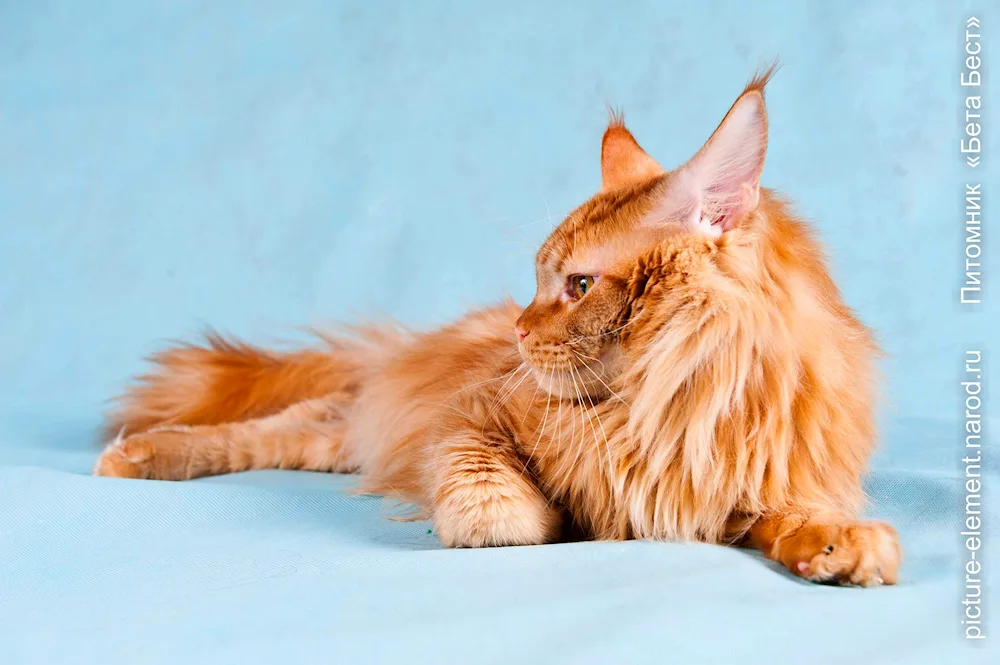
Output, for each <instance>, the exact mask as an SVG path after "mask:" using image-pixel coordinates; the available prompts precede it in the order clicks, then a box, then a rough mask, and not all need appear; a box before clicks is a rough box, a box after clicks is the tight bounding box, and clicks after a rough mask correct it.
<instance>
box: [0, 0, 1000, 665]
mask: <svg viewBox="0 0 1000 665" xmlns="http://www.w3.org/2000/svg"><path fill="white" fill-rule="evenodd" d="M679 4H680V3H666V2H654V1H650V2H644V3H623V6H621V7H619V8H612V7H611V6H610V5H608V6H598V5H597V4H590V3H584V2H577V3H562V6H559V5H556V4H553V3H544V2H543V3H538V2H528V1H521V0H517V1H515V0H506V1H505V2H497V3H490V4H487V3H458V2H454V3H446V2H419V3H418V2H391V3H390V2H373V1H369V2H364V3H361V2H356V3H352V2H327V1H324V0H314V1H309V0H285V1H283V2H277V1H275V2H228V3H227V2H212V3H205V2H194V1H185V0H147V1H145V2H132V1H129V0H104V1H102V2H73V1H72V0H33V1H32V2H20V3H14V2H2V3H0V229H2V233H0V271H2V272H0V349H2V352H0V663H4V664H5V665H6V664H11V665H14V664H16V665H20V664H25V665H27V664H32V663H45V664H49V663H187V664H189V665H198V664H201V663H212V664H215V663H276V662H282V663H294V662H335V663H345V664H346V663H350V664H352V665H353V664H356V663H385V662H399V663H463V664H464V663H507V662H524V663H553V662H567V663H664V662H670V663H701V662H713V663H716V662H717V663H724V662H734V661H737V660H738V661H739V662H742V663H753V662H766V663H800V662H802V663H844V662H848V663H906V664H910V663H927V664H934V665H938V664H940V663H980V662H994V663H995V662H998V660H997V656H998V650H997V649H996V647H995V646H994V645H996V644H997V639H1000V632H997V629H1000V623H998V622H997V621H996V612H997V604H996V603H995V601H993V600H992V598H995V597H996V596H997V595H998V592H994V591H993V587H992V586H991V585H990V582H989V580H990V579H991V578H990V576H989V574H987V586H986V594H987V599H988V603H989V604H988V606H987V607H988V611H987V615H988V616H989V617H991V619H990V620H991V621H992V623H990V624H988V628H992V629H993V630H988V633H990V637H989V638H988V639H987V640H986V641H985V642H984V643H981V644H979V645H978V648H973V647H972V646H970V644H969V643H967V642H965V641H964V640H962V639H961V631H962V627H961V625H960V624H959V621H960V619H961V612H962V606H961V605H960V604H959V601H960V593H961V592H962V583H963V569H962V559H960V555H961V550H960V548H961V540H960V537H959V532H960V531H961V530H962V528H963V527H962V519H963V518H962V511H963V507H964V498H963V492H964V490H963V486H962V481H961V480H960V475H961V474H962V473H963V469H962V466H961V465H960V461H959V460H960V459H961V458H962V457H963V452H962V448H961V446H962V437H963V432H962V429H961V425H960V423H959V422H958V419H959V418H961V417H962V415H963V409H964V407H963V404H962V393H961V390H960V386H959V385H958V382H959V381H960V380H961V379H960V376H961V371H962V362H963V360H962V358H963V353H964V351H965V350H967V349H977V348H978V349H982V350H984V351H985V352H986V353H987V364H986V371H987V373H986V374H985V375H984V378H983V380H984V382H987V381H988V382H989V383H988V384H987V385H988V386H989V385H992V386H996V385H998V384H997V373H996V371H995V369H994V368H995V367H997V366H998V365H997V363H996V362H995V360H994V359H992V355H991V353H995V352H996V351H997V350H998V349H997V347H996V343H995V331H996V329H997V323H998V322H1000V317H998V315H997V308H996V305H995V303H996V302H997V299H996V298H992V301H991V304H989V305H986V306H982V307H978V308H970V307H961V306H960V305H959V304H958V287H959V286H960V283H961V279H962V275H961V269H962V267H963V265H962V260H963V255H962V252H963V242H964V233H963V228H962V225H963V217H962V213H963V208H962V207H963V200H962V194H963V184H964V183H966V182H975V181H981V182H983V183H987V186H988V188H989V187H992V185H993V183H995V182H996V177H995V176H996V169H995V168H994V167H993V166H992V162H993V161H995V157H996V155H998V154H1000V152H998V150H997V147H998V146H997V139H996V137H997V136H998V134H1000V132H998V128H997V127H995V126H993V127H991V128H989V129H987V131H986V133H985V135H984V136H985V148H984V152H985V153H986V156H985V160H984V166H983V169H992V171H986V170H980V171H979V172H971V171H969V170H968V169H966V168H965V167H964V166H963V163H962V160H961V157H960V154H959V152H958V140H959V137H960V132H961V131H962V116H961V113H962V107H961V99H962V95H963V91H962V90H961V89H960V87H959V85H958V76H959V71H960V66H961V57H960V56H961V53H960V49H961V48H962V46H963V42H962V39H963V31H964V27H963V26H964V21H965V18H966V17H967V16H969V15H971V12H972V4H971V3H967V2H956V1H951V0H940V1H939V2H912V1H911V2H881V3H868V2H856V3H847V2H843V3H839V2H838V3H831V2H822V1H815V2H792V1H789V2H775V3H735V2H691V3H685V6H683V7H681V6H678V5H679ZM980 4H982V5H985V4H988V3H980ZM990 9H991V10H992V9H993V8H992V7H991V8H990ZM976 13H977V15H978V16H980V18H981V19H982V21H983V25H984V34H985V35H986V41H987V53H989V52H990V50H991V49H994V50H995V47H996V43H997V42H996V36H997V35H1000V32H998V31H997V30H996V28H995V26H997V25H1000V23H998V22H997V19H998V18H1000V15H998V14H997V13H996V12H995V11H990V12H984V11H982V9H981V8H980V9H977V10H976ZM990 39H992V40H993V42H992V45H991V44H990V42H989V40H990ZM776 55H780V56H781V57H782V59H783V61H784V63H785V65H784V67H783V68H782V70H781V71H780V73H779V74H778V76H777V77H776V78H775V80H774V82H773V84H772V86H771V88H770V89H769V91H768V103H769V110H770V123H771V140H770V152H769V155H768V160H767V165H766V168H765V173H764V184H765V185H768V186H773V187H776V188H778V189H781V190H782V191H784V192H786V193H788V195H789V196H791V197H792V198H793V199H794V200H795V201H796V203H797V206H798V208H799V209H800V210H801V211H802V212H803V213H804V214H806V215H807V216H808V217H809V218H811V219H813V220H814V221H815V224H816V228H817V230H818V233H819V235H820V236H821V237H822V238H823V240H824V241H825V243H826V245H827V247H828V249H829V253H830V256H831V260H832V269H833V272H834V274H835V276H836V278H837V279H838V282H839V284H840V285H841V286H842V288H843V291H844V293H845V297H846V299H847V301H848V302H849V303H850V304H851V305H852V306H854V307H855V308H856V309H857V310H858V311H859V313H860V314H861V316H862V318H863V319H864V320H865V321H866V322H867V323H869V324H870V325H872V326H873V327H875V328H876V329H877V331H878V333H879V337H880V339H881V341H882V343H883V345H884V347H885V348H886V350H887V351H888V357H887V359H886V360H885V362H884V364H883V369H884V372H885V375H886V390H885V393H886V397H887V406H886V408H885V409H884V413H885V418H884V421H885V424H884V427H883V436H882V451H881V453H880V455H879V457H878V460H877V461H876V464H875V469H876V470H875V473H873V475H872V477H871V479H870V482H869V491H870V493H871V494H872V497H873V508H872V512H873V514H875V515H878V516H880V517H883V518H885V519H888V520H890V521H891V522H893V523H894V524H895V525H896V526H897V527H898V528H899V530H900V532H901V535H902V539H903V543H904V547H905V549H906V560H905V563H904V567H903V571H902V580H901V583H900V585H899V586H896V587H893V588H884V589H878V590H864V591H862V590H856V589H838V588H828V587H819V586H813V585H809V584H805V583H802V582H799V581H797V580H795V579H793V578H791V577H790V576H788V575H786V574H784V573H783V572H781V571H779V570H778V569H777V568H776V567H775V566H774V565H772V564H770V563H768V562H765V561H763V560H761V559H760V557H759V556H757V555H755V554H753V553H750V552H746V551H740V550H735V549H725V548H719V547H710V546H701V545H684V544H664V543H637V542H632V543H574V544H564V545H553V546H546V547H532V548H516V549H496V550H478V551H472V550H468V551H447V550H442V549H441V548H440V546H439V544H438V541H437V540H436V539H435V537H434V535H433V534H432V533H430V532H429V528H430V527H429V526H428V525H427V524H426V523H420V522H418V523H412V522H411V523H397V522H392V521H388V520H385V519H383V517H382V516H383V515H386V514H391V513H392V511H391V506H387V505H385V504H384V503H383V502H382V501H381V500H378V499H374V498H370V497H357V496H354V495H351V494H349V493H347V492H346V491H345V490H346V489H348V488H349V487H350V486H351V482H352V481H351V480H350V479H349V478H342V477H337V476H327V475H318V474H305V473H289V472H258V473H248V474H239V475H234V476H230V477H222V478H215V479H206V480H202V481H195V482H190V483H182V484H173V483H156V482H129V481H120V480H113V479H94V478H91V477H89V476H88V475H87V472H88V470H89V468H90V466H91V465H92V463H93V461H94V458H95V456H96V448H95V447H94V436H95V434H94V432H95V428H96V426H97V424H98V422H99V421H98V414H99V412H100V410H101V409H102V408H103V406H104V402H105V400H106V399H107V398H109V397H110V396H111V395H113V394H114V393H115V392H116V391H118V390H120V388H121V387H122V385H123V384H124V381H125V380H126V378H127V377H128V376H130V375H131V374H133V373H135V372H136V371H138V370H139V369H140V368H141V364H140V362H139V359H140V358H141V357H142V356H143V355H144V354H145V353H147V352H149V351H151V350H153V349H155V348H158V347H159V346H161V345H162V344H163V343H164V340H165V339H168V338H177V337H182V338H184V337H190V336H191V335H192V334H193V333H195V332H196V331H197V330H198V329H199V328H200V327H201V326H203V325H209V324H210V325H213V326H217V327H219V328H220V329H223V330H226V331H231V332H234V333H237V334H240V335H243V336H245V337H247V338H249V339H252V340H254V341H258V342H272V341H274V340H275V337H276V336H277V337H281V338H292V339H294V338H297V337H298V336H299V335H298V333H297V332H296V328H295V327H296V326H300V325H306V324H323V323H324V322H327V321H333V320H339V319H344V318H350V317H353V316H355V315H366V316H377V315H379V314H381V313H388V314H391V315H393V316H396V317H398V318H400V319H402V320H404V321H406V322H408V323H411V324H414V325H417V326H426V325H433V324H437V323H440V322H442V321H444V320H446V319H448V318H451V317H454V316H456V315H458V314H459V313H461V312H462V311H465V310H466V309H467V308H469V307H472V306H475V305H478V304H484V303H488V302H491V301H494V300H496V299H498V298H500V297H501V296H502V295H503V294H504V293H507V292H510V293H512V294H513V295H514V296H515V297H516V298H517V299H519V300H520V301H522V302H526V301H527V300H528V299H530V297H531V293H532V290H533V276H532V256H533V251H534V248H535V247H536V246H537V245H538V244H539V243H540V241H541V240H542V239H543V238H544V236H545V235H546V233H547V232H548V229H549V219H550V218H551V220H552V221H558V219H559V218H561V216H562V215H564V214H565V213H566V212H568V211H569V210H570V209H571V208H572V207H573V206H575V205H577V204H578V203H580V202H582V201H583V200H584V199H585V198H587V197H588V196H589V195H591V194H592V193H593V192H594V191H595V190H596V189H597V187H598V184H599V170H598V151H599V140H600V133H601V131H602V129H603V124H604V122H605V120H606V115H605V113H606V112H605V103H610V104H613V105H614V106H616V107H620V108H622V109H624V110H625V111H626V112H627V118H628V122H629V126H630V128H631V129H632V130H633V131H634V133H635V134H636V136H637V137H638V139H639V141H640V142H641V143H642V144H643V145H644V146H645V147H646V148H647V149H648V150H649V151H650V152H651V153H652V154H653V155H654V156H656V157H657V158H658V159H660V160H661V161H662V162H663V163H664V164H666V165H668V166H672V165H675V164H677V163H680V162H682V161H683V160H684V159H686V158H687V157H688V156H690V155H691V154H692V153H694V152H695V151H696V150H697V149H698V147H699V146H700V145H701V143H702V142H703V141H704V139H705V138H706V137H707V136H708V135H709V134H710V132H711V131H712V129H713V128H714V127H715V125H716V124H717V123H718V121H719V120H720V119H721V117H722V115H723V114H724V112H725V110H726V109H727V108H728V106H729V104H730V103H731V102H732V101H733V99H734V97H735V95H736V94H737V93H738V92H739V90H740V89H741V87H742V85H743V83H744V82H745V80H746V79H747V78H748V77H749V76H750V74H751V73H752V71H753V70H754V69H755V67H756V66H757V65H758V64H759V63H762V62H767V61H769V60H770V59H771V58H773V57H774V56H776ZM989 71H990V70H989V69H987V72H989ZM989 76H990V74H987V85H988V86H989V85H992V81H990V80H989V78H988V77H989ZM988 89H992V88H988ZM991 94H992V93H991ZM993 98H994V99H995V94H994V96H993ZM992 108H995V103H994V104H993V105H992ZM994 117H995V113H994ZM988 119H989V118H988ZM986 197H987V198H986V201H987V203H986V208H985V209H986V211H987V213H988V214H992V213H990V212H989V211H991V210H994V209H995V208H996V207H995V205H992V204H991V203H990V202H991V201H997V200H1000V199H998V198H997V197H996V191H995V188H993V189H988V190H987V194H986ZM991 197H992V198H991ZM989 224H990V222H989V221H987V223H986V224H984V227H983V228H984V234H985V235H986V241H985V242H986V244H985V245H984V247H985V248H986V249H987V250H989V251H990V252H992V249H995V247H994V244H991V243H990V241H989V234H990V228H991V227H990V226H989ZM993 226H995V225H993ZM991 248H992V249H991ZM990 260H991V261H992V262H993V263H992V266H993V268H994V270H995V267H996V262H995V260H993V259H990ZM994 281H995V280H994ZM988 283H989V282H988ZM993 295H995V294H993ZM987 390H989V387H988V388H987ZM984 413H985V415H986V416H987V417H989V416H990V415H992V416H994V418H993V420H992V421H993V422H996V419H995V416H996V414H997V413H998V410H997V407H996V402H995V401H990V399H989V395H988V394H987V402H986V407H985V408H984ZM983 454H984V458H985V460H986V465H987V476H986V477H985V480H984V484H985V485H986V486H987V513H988V515H993V514H995V512H990V510H989V506H990V505H991V504H990V503H989V501H991V500H992V498H993V497H996V492H995V491H994V490H993V489H992V488H994V487H996V485H997V483H998V477H1000V474H998V473H997V469H998V465H997V462H996V460H997V459H998V458H1000V451H998V450H997V446H996V445H990V444H987V447H986V448H985V449H984V453H983ZM991 492H992V494H990V493H991ZM989 519H990V521H989V523H988V525H987V537H986V542H987V547H988V549H987V550H986V551H984V555H985V563H984V566H986V567H987V568H990V567H992V568H991V569H992V571H996V570H997V564H998V559H997V557H996V551H997V549H996V544H995V541H994V540H993V538H994V536H993V535H992V534H995V533H997V530H996V526H997V523H996V520H995V519H994V518H993V517H992V516H991V517H990V518H989ZM992 579H993V580H1000V577H998V576H997V575H996V574H995V573H994V574H993V575H992ZM991 594H992V595H991Z"/></svg>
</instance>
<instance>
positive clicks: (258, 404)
mask: <svg viewBox="0 0 1000 665" xmlns="http://www.w3.org/2000/svg"><path fill="white" fill-rule="evenodd" d="M327 342H328V348H320V349H307V350H301V351H294V352H289V353H280V352H274V351H268V350H264V349H261V348H258V347H254V346H251V345H249V344H244V343H242V342H237V341H232V340H227V339H225V338H223V337H221V336H219V335H217V334H215V333H209V334H207V335H206V336H205V342H204V344H202V345H183V346H175V347H173V348H169V349H166V350H165V351H160V352H159V353H156V354H154V355H153V356H151V357H150V361H151V362H152V363H153V364H154V365H155V366H156V367H155V368H154V369H153V371H151V372H150V373H148V374H145V375H143V376H140V377H138V379H137V381H136V383H135V385H133V386H132V387H131V388H130V389H129V390H128V391H127V392H126V393H125V394H124V395H122V396H120V397H119V398H118V399H117V400H116V402H117V406H116V408H114V409H113V410H112V412H111V413H110V414H109V416H108V419H107V427H106V432H105V435H106V437H107V438H106V439H105V440H108V439H110V438H113V437H114V436H115V435H117V434H119V433H120V432H122V431H124V432H125V433H126V434H135V433H137V432H143V431H145V430H148V429H150V428H153V427H159V426H163V425H219V424H222V423H228V422H234V421H241V420H247V419H250V418H262V417H265V416H269V415H272V414H275V413H277V412H279V411H281V410H283V409H285V408H287V407H289V406H291V405H293V404H296V403H298V402H302V401H304V400H307V399H314V398H318V397H322V396H323V395H327V394H329V393H334V392H338V393H342V394H343V393H347V394H354V393H356V392H357V390H358V387H359V386H360V382H361V380H362V370H363V363H362V362H361V361H362V358H360V357H358V354H357V353H352V351H354V350H355V349H353V348H352V347H353V344H352V343H351V342H340V341H336V340H327Z"/></svg>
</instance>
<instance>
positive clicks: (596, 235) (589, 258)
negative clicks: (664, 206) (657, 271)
mask: <svg viewBox="0 0 1000 665" xmlns="http://www.w3.org/2000/svg"><path fill="white" fill-rule="evenodd" d="M665 180H666V178H665V177H656V178H653V179H650V180H648V181H645V182H642V183H639V184H637V185H635V186H632V187H624V188H621V189H615V190H612V191H607V192H601V193H599V194H597V195H596V196H594V197H593V198H591V199H590V200H589V201H587V202H586V203H584V204H583V205H581V206H580V207H579V208H577V209H576V210H574V211H573V212H571V213H570V214H569V215H568V216H567V217H566V219H565V220H563V222H562V223H561V224H560V225H559V226H557V227H556V228H555V229H554V230H553V231H552V233H551V234H550V235H549V237H548V239H546V241H545V242H544V243H543V244H542V247H541V248H540V249H539V250H538V255H537V257H536V265H537V266H538V267H539V268H546V269H548V270H551V271H553V272H556V273H567V271H574V270H578V269H583V268H581V266H583V265H587V264H588V263H595V262H599V261H601V260H602V259H603V260H606V258H607V257H608V256H609V254H610V253H611V252H613V251H614V249H615V247H616V245H617V244H618V241H620V240H622V239H624V238H625V237H627V236H629V235H630V234H631V233H632V232H633V231H634V230H635V228H636V226H637V225H638V223H639V222H640V220H641V219H642V218H643V217H644V216H645V215H646V214H647V213H649V211H650V209H651V208H652V207H653V205H654V203H655V200H656V193H657V192H658V191H659V190H660V189H662V187H663V186H664V183H665ZM571 264H575V265H571Z"/></svg>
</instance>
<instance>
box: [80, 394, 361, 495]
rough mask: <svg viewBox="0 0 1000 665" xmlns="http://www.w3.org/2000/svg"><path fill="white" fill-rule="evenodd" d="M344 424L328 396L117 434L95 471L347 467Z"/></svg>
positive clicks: (170, 476) (162, 474)
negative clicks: (229, 417) (249, 416)
mask: <svg viewBox="0 0 1000 665" xmlns="http://www.w3.org/2000/svg"><path fill="white" fill-rule="evenodd" d="M343 430H344V422H343V418H342V417H341V413H340V404H339V401H338V400H337V399H336V397H335V396H330V397H328V398H323V399H314V400H308V401H305V402H300V403H299V404H296V405H294V406H291V407H289V408H287V409H285V410H284V411H282V412H280V413H278V414H276V415H273V416H268V417H266V418H258V419H255V420H246V421H243V422H234V423H226V424H223V425H200V426H193V427H187V426H180V425H174V426H164V427H159V428H153V429H151V430H146V431H144V432H139V433H137V434H133V435H131V436H120V437H119V438H117V439H116V440H115V441H113V442H112V443H110V444H109V445H108V447H107V448H106V449H105V450H104V452H103V453H102V454H101V456H100V458H99V459H98V460H97V465H96V466H95V467H94V475H97V476H114V477H119V478H145V479H151V480H188V479H190V478H198V477H201V476H213V475H219V474H223V473H233V472H236V471H248V470H251V469H279V468H280V469H307V470H311V471H341V472H343V471H350V470H351V469H350V468H349V464H348V460H347V454H346V451H345V450H344V446H343Z"/></svg>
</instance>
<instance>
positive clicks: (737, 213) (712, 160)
mask: <svg viewBox="0 0 1000 665" xmlns="http://www.w3.org/2000/svg"><path fill="white" fill-rule="evenodd" d="M772 71H773V68H772V70H769V71H768V72H766V73H764V74H762V75H759V76H757V77H755V78H754V80H752V81H751V82H750V83H749V84H748V85H747V87H746V89H745V90H744V91H743V93H742V94H741V95H740V96H739V98H738V99H737V100H736V103H734V104H733V105H732V107H731V108H730V109H729V112H728V113H727V114H726V117H725V118H723V120H722V123H720V124H719V126H718V128H716V130H715V132H714V133H713V134H712V136H711V138H709V139H708V142H707V143H705V145H704V146H703V147H702V148H701V150H699V151H698V154H696V155H695V156H694V157H692V158H691V159H690V160H689V161H688V163H687V164H685V165H684V166H682V167H681V168H680V169H678V170H677V171H676V172H675V173H674V179H673V181H672V184H671V186H670V187H669V189H668V192H667V194H666V198H667V200H666V201H664V204H665V206H666V207H667V208H668V209H667V210H662V209H661V212H662V213H666V214H661V219H662V218H663V217H669V218H672V219H678V218H679V219H681V220H682V221H683V222H684V223H686V225H687V226H688V227H690V228H691V229H692V230H695V231H698V232H701V233H705V234H706V235H709V236H712V237H718V236H720V235H722V234H723V233H724V232H726V231H729V230H730V229H732V228H734V227H735V226H736V225H737V224H739V222H740V221H741V220H743V219H744V218H745V217H746V216H747V214H749V213H750V212H752V211H753V210H754V209H755V208H756V207H757V204H758V202H759V200H760V174H761V171H763V169H764V156H765V153H766V152H767V110H766V109H765V107H764V85H765V84H766V83H767V80H768V79H769V78H770V76H771V74H772Z"/></svg>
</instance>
